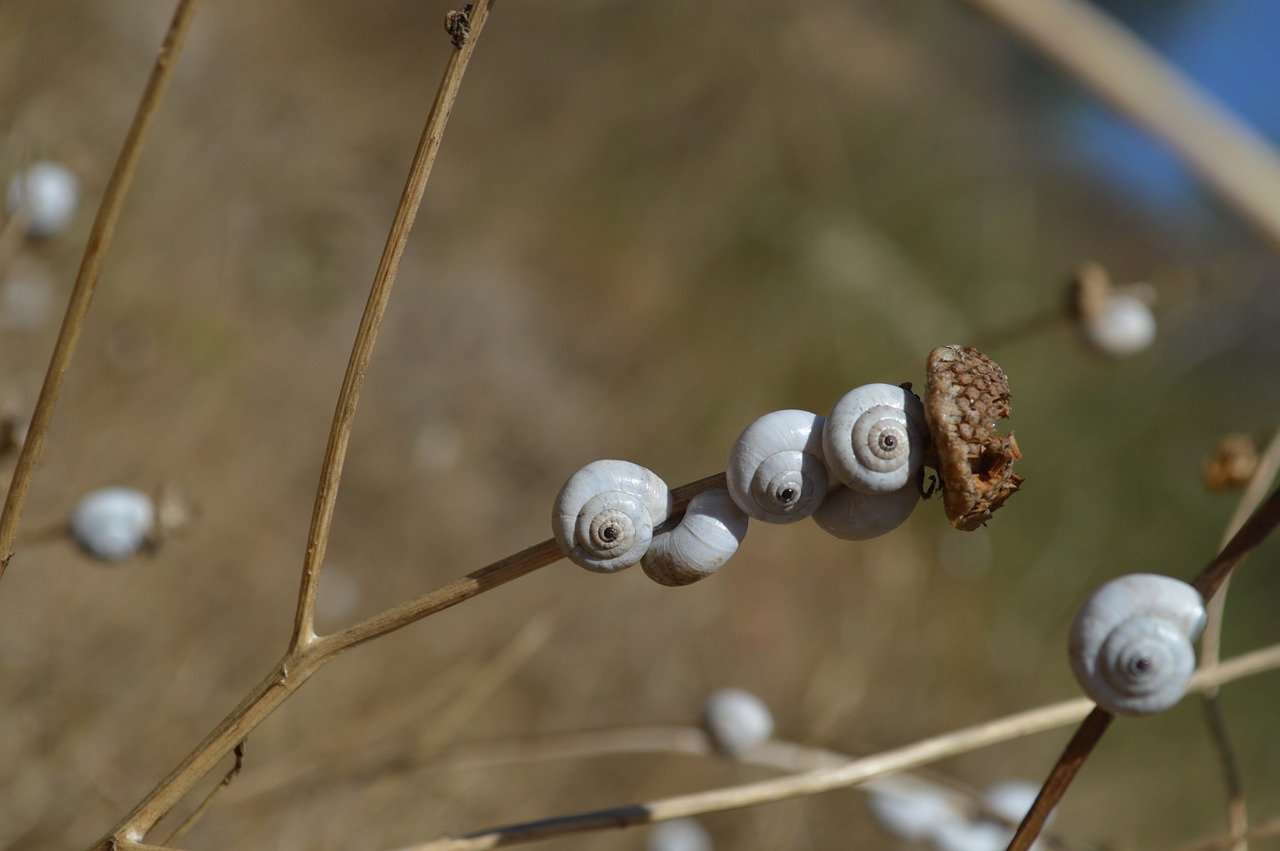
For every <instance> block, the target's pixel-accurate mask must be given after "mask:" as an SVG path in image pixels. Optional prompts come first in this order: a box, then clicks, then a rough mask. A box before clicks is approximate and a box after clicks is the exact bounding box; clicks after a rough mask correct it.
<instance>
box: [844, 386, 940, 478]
mask: <svg viewBox="0 0 1280 851" xmlns="http://www.w3.org/2000/svg"><path fill="white" fill-rule="evenodd" d="M926 435H927V431H926V427H925V424H924V407H923V406H922V405H921V403H920V400H919V399H918V398H917V397H916V395H915V394H914V393H912V392H911V391H910V390H908V389H906V388H903V387H895V386H894V385H892V384H865V385H863V386H862V387H857V388H855V389H853V390H851V391H849V392H848V393H846V394H845V395H844V396H843V397H841V399H840V401H838V402H836V405H835V407H834V408H832V409H831V414H830V415H829V416H828V417H827V424H826V428H824V429H823V432H822V448H823V452H824V456H825V458H826V461H827V465H828V466H829V467H830V469H831V472H832V474H833V475H834V476H835V477H836V478H837V479H838V480H839V481H840V483H841V484H843V485H844V486H845V487H848V488H851V489H853V490H856V491H861V492H862V493H890V492H893V491H897V490H901V489H902V488H903V487H905V486H906V485H907V483H908V482H911V481H912V480H913V479H914V477H915V474H916V472H917V471H918V470H919V469H920V465H921V463H922V462H923V460H924V443H925V440H926Z"/></svg>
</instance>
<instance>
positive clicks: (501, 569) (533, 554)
mask: <svg viewBox="0 0 1280 851" xmlns="http://www.w3.org/2000/svg"><path fill="white" fill-rule="evenodd" d="M472 38H474V30H473V31H472ZM723 486H724V474H723V473H718V474H716V475H714V476H708V477H706V478H704V479H699V480H698V481H695V482H692V483H690V484H687V485H683V486H681V487H678V488H675V489H673V490H672V492H671V493H672V500H673V502H674V504H675V506H676V512H673V516H677V514H678V512H680V511H683V510H684V508H685V507H686V506H687V505H688V503H689V500H690V499H692V498H693V497H694V496H695V495H697V494H699V493H701V492H703V491H705V490H711V489H714V488H717V487H723ZM562 558H564V553H563V552H562V551H561V550H560V548H559V546H558V545H557V544H556V543H555V541H543V542H542V543H540V544H535V545H534V546H532V547H529V548H528V549H525V550H522V551H521V552H518V553H516V554H514V555H511V556H508V557H507V558H504V559H502V560H500V561H497V562H494V563H493V564H490V565H488V566H486V567H482V568H480V569H479V570H477V571H474V572H472V573H470V574H468V575H466V576H464V577H463V578H461V579H457V580H454V581H453V582H450V583H449V584H448V585H445V586H444V587H442V588H439V589H437V590H435V591H432V592H431V593H429V594H424V595H423V596H421V597H419V598H417V599H416V600H412V601H410V602H408V603H404V604H402V605H400V606H395V607H393V608H390V609H388V610H386V611H385V612H383V613H381V614H379V615H375V616H373V617H371V618H369V619H367V620H364V621H361V622H360V623H357V624H356V625H354V626H352V627H348V628H347V629H344V630H341V631H340V632H336V633H333V634H331V635H327V636H324V637H319V638H317V639H316V640H315V641H313V642H311V643H309V644H307V645H305V646H303V647H302V648H300V649H297V650H291V651H290V652H289V653H287V654H285V657H284V658H283V659H281V660H280V662H279V663H278V664H277V665H276V666H275V668H273V669H272V670H271V672H270V673H268V674H267V676H266V677H264V678H263V679H262V681H261V682H259V683H258V685H257V686H255V687H254V689H253V690H252V691H251V692H249V694H248V695H247V696H246V697H245V698H244V699H243V700H242V701H241V702H240V705H239V706H237V707H236V708H235V709H234V710H232V711H231V713H229V714H228V715H227V716H226V717H225V718H224V719H223V720H222V721H221V722H220V723H219V724H218V726H217V727H216V728H214V730H213V732H211V733H210V734H209V735H208V736H206V737H205V739H204V741H202V742H201V743H200V744H199V745H197V746H196V748H195V750H193V751H192V752H191V753H190V754H188V755H187V757H186V759H184V760H183V761H182V762H181V763H180V764H179V765H178V766H177V767H176V768H175V769H174V770H173V771H172V772H171V773H170V774H169V776H168V777H166V778H165V779H164V780H163V781H161V782H160V783H159V784H158V785H157V786H156V788H155V789H153V790H152V791H151V793H150V794H149V795H148V796H147V797H146V798H145V799H143V801H142V802H141V803H139V804H138V806H137V807H135V808H134V810H133V811H132V812H130V813H129V815H127V816H126V817H125V818H124V819H123V820H122V821H121V822H120V824H118V825H117V826H116V827H115V829H114V830H113V831H112V832H111V833H110V834H108V835H107V836H105V837H103V838H102V839H101V840H99V842H98V844H97V845H96V846H95V848H96V849H102V851H106V849H109V848H111V847H112V846H113V845H115V844H117V843H118V842H120V841H121V840H126V839H127V840H129V841H132V842H141V841H142V840H143V838H144V837H145V836H146V834H147V832H148V831H150V830H151V828H153V827H154V826H155V825H156V823H157V822H158V821H159V820H160V819H162V818H164V816H165V815H167V814H168V813H169V812H170V811H171V810H172V809H173V808H174V807H175V806H176V805H177V804H178V803H179V802H180V801H181V800H182V799H183V798H185V797H186V796H187V795H188V794H189V793H190V792H191V789H192V787H194V786H195V784H196V783H198V782H199V781H200V779H201V778H202V777H204V776H205V775H207V774H208V773H209V772H211V771H212V770H213V768H214V766H216V765H217V763H218V762H219V761H220V760H221V759H222V758H223V757H225V756H226V755H227V754H228V753H230V752H231V750H232V749H233V748H234V747H235V746H236V744H237V743H239V742H241V741H243V740H244V739H245V738H246V737H247V736H248V735H249V733H250V732H251V731H252V730H253V729H254V728H255V727H257V726H258V725H259V724H260V723H262V722H263V721H264V720H266V719H267V717H268V716H270V715H271V713H273V712H274V711H275V710H276V709H277V708H279V706H280V704H282V703H284V701H285V700H286V699H288V698H289V696H290V695H292V694H293V693H294V692H296V691H297V690H298V689H299V688H300V687H301V686H302V684H303V683H305V682H306V681H307V680H309V679H310V678H311V676H312V675H313V674H314V673H315V672H316V671H318V670H320V668H321V667H323V665H324V664H325V663H326V662H328V661H329V660H330V659H332V658H334V657H335V656H337V655H338V654H339V653H341V652H343V651H344V650H348V649H350V648H352V647H354V646H356V645H357V644H363V643H364V642H366V641H370V640H372V639H374V638H377V637H379V636H382V635H386V634H388V633H391V632H394V631H396V630H398V629H401V628H402V627H405V626H408V625H409V624H411V623H415V622H416V621H419V620H422V619H423V618H425V617H427V616H428V615H432V614H435V613H436V612H440V611H443V610H444V609H447V608H450V607H452V606H455V605H457V604H458V603H461V602H463V601H464V600H469V599H471V598H472V597H476V596H478V595H480V594H482V593H484V592H485V591H490V590H492V589H494V588H497V587H500V586H502V585H505V584H506V583H508V582H510V581H511V580H513V579H518V578H519V577H521V576H525V575H527V574H529V573H532V572H533V571H535V570H538V569H539V568H542V567H546V566H547V565H549V564H554V563H555V562H556V561H559V560H560V559H562Z"/></svg>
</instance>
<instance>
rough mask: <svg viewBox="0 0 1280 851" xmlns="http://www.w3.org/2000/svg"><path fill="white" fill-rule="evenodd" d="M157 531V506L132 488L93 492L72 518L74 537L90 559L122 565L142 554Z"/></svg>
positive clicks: (82, 502)
mask: <svg viewBox="0 0 1280 851" xmlns="http://www.w3.org/2000/svg"><path fill="white" fill-rule="evenodd" d="M155 527H156V505H155V501H154V500H152V499H151V497H150V496H149V495H148V494H145V493H143V492H142V491H139V490H134V489H133V488H123V487H109V488H99V489H98V490H95V491H90V492H89V493H88V494H86V495H85V497H84V499H82V500H80V502H79V503H78V504H77V505H76V507H75V510H74V511H73V512H72V514H71V533H72V535H74V536H75V539H76V542H77V543H79V544H80V546H82V547H83V548H84V549H85V550H86V551H88V552H89V553H90V554H91V555H94V556H97V557H98V558H100V559H103V560H104V561H121V560H123V559H126V558H128V557H129V556H131V555H133V554H134V553H136V552H137V551H138V550H140V549H141V548H142V547H143V545H145V544H146V543H147V541H148V539H149V538H150V536H151V534H152V532H153V531H154V530H155Z"/></svg>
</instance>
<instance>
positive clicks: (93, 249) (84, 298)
mask: <svg viewBox="0 0 1280 851" xmlns="http://www.w3.org/2000/svg"><path fill="white" fill-rule="evenodd" d="M199 5H200V0H180V2H179V3H178V8H177V10H176V11H175V12H174V13H173V20H172V21H171V22H170V24H169V30H168V32H167V33H165V37H164V42H163V43H161V45H160V52H159V54H157V56H156V61H155V64H154V65H153V66H152V68H151V76H150V77H149V78H148V79H147V85H146V88H145V89H143V90H142V98H141V100H139V102H138V109H137V112H135V113H134V116H133V123H132V124H131V125H130V126H129V132H128V134H127V135H126V136H125V138H124V145H123V146H121V148H120V156H119V157H118V158H117V159H116V164H115V168H113V169H112V171H111V179H110V180H109V181H108V182H107V188H106V191H105V192H104V193H103V196H102V204H101V205H100V206H99V207H98V215H97V217H96V218H95V219H94V221H93V228H92V229H91V230H90V231H89V242H88V244H87V245H86V246H85V250H84V259H83V260H81V262H80V271H79V273H78V274H77V275H76V283H75V286H74V287H73V288H72V290H71V298H70V300H69V301H68V302H67V310H66V313H65V314H64V315H63V317H62V327H61V329H60V330H59V331H58V340H57V342H56V343H54V346H53V354H52V356H50V358H49V368H48V371H46V372H45V376H44V384H43V385H41V387H40V398H39V399H37V400H36V407H35V410H34V411H32V413H31V423H30V425H29V426H28V428H27V437H26V440H24V441H23V444H22V450H21V451H20V452H19V453H18V461H17V464H16V465H15V467H14V470H13V479H12V480H11V481H10V483H9V493H8V494H7V495H6V496H5V501H4V510H3V512H0V576H3V575H4V570H5V568H6V567H8V565H9V559H10V558H12V557H13V539H14V537H15V535H17V531H18V521H19V520H21V519H22V508H23V505H24V504H25V503H26V500H27V490H28V488H30V486H31V476H32V474H33V473H34V472H35V468H36V462H37V461H39V460H40V450H41V449H42V448H43V446H44V436H45V434H46V433H47V432H48V431H49V423H50V421H51V420H52V419H53V409H54V408H55V407H56V406H57V404H58V396H59V394H60V393H61V392H62V381H63V379H64V378H65V377H66V375H67V370H68V369H70V368H71V358H72V356H74V355H75V351H76V343H77V342H79V340H80V330H81V328H83V327H84V318H85V316H86V314H88V312H89V303H90V302H91V301H92V300H93V291H94V289H95V288H96V287H97V285H98V276H99V274H100V273H101V272H102V266H103V263H105V262H106V259H107V248H108V247H109V246H110V245H111V237H112V236H113V235H114V234H115V230H116V222H117V220H119V218H120V210H121V208H122V207H123V206H124V199H125V196H126V195H127V194H128V192H129V186H130V184H131V183H133V175H134V172H135V171H137V168H138V159H139V157H141V155H142V145H143V143H144V142H145V141H146V139H147V135H148V133H149V132H150V130H151V125H152V123H153V121H154V120H155V116H156V113H157V112H158V111H159V109H160V102H161V100H163V98H164V94H165V91H166V90H167V89H168V88H169V80H170V78H171V77H172V76H173V69H174V67H175V66H176V65H177V64H178V54H179V53H181V51H182V44H183V42H184V41H185V40H186V37H187V30H188V29H190V27H191V21H192V19H193V18H194V17H195V13H196V8H197V7H198V6H199Z"/></svg>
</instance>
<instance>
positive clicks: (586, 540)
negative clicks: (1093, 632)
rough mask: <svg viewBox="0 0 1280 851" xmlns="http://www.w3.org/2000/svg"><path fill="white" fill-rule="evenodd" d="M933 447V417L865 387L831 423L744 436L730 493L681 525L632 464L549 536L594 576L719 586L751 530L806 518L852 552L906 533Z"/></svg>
mask: <svg viewBox="0 0 1280 851" xmlns="http://www.w3.org/2000/svg"><path fill="white" fill-rule="evenodd" d="M927 442H928V429H927V427H926V425H925V418H924V409H923V406H922V405H921V402H920V400H919V399H918V398H917V397H916V396H915V395H914V394H913V393H911V391H910V390H909V389H907V388H905V387H897V386H894V385H891V384H868V385H864V386H862V387H859V388H856V389H854V390H852V391H850V392H849V393H847V394H845V396H844V397H843V398H841V399H840V400H839V401H838V402H837V403H836V405H835V407H834V408H833V409H832V411H831V413H830V415H829V416H828V417H827V418H826V419H823V418H822V417H820V416H818V415H817V414H812V413H809V412H807V411H798V410H786V411H774V412H773V413H770V414H766V415H765V416H763V417H761V418H760V419H758V420H756V421H755V422H753V423H752V424H751V425H749V426H747V428H746V429H745V430H744V431H743V432H742V434H741V436H740V437H739V438H738V440H737V441H736V442H735V443H734V445H733V448H732V450H731V451H730V453H729V462H728V465H727V469H726V471H725V480H726V486H727V490H725V489H716V490H710V491H705V492H703V493H701V494H698V495H697V496H695V497H694V498H693V499H692V500H691V501H690V503H689V506H688V508H687V509H686V511H685V514H684V517H683V518H682V519H681V520H680V522H679V523H678V524H675V525H672V524H670V523H668V524H666V526H664V525H663V524H664V522H665V521H666V520H667V518H668V515H670V514H671V509H672V501H671V494H670V491H669V490H668V489H667V486H666V485H665V484H664V483H663V482H662V480H661V479H660V478H659V477H658V476H657V475H655V474H654V473H652V472H651V471H649V470H647V469H645V468H644V467H641V466H639V465H637V464H632V463H630V462H628V461H595V462H592V463H591V464H588V465H587V466H586V467H584V468H582V469H581V470H579V471H578V472H577V473H574V475H573V476H571V477H570V478H569V480H568V481H567V482H566V483H565V485H564V487H563V488H561V490H560V494H559V495H558V496H557V497H556V501H555V508H554V510H553V512H552V531H553V533H554V535H555V539H556V541H557V543H559V545H560V547H561V549H563V550H564V552H565V555H566V556H568V558H569V559H570V560H571V561H573V562H574V563H575V564H578V565H580V566H581V567H584V568H586V569H587V570H591V571H594V572H597V573H614V572H616V571H618V570H622V569H624V568H627V567H630V566H631V565H634V564H637V563H639V564H641V565H642V567H643V569H644V571H645V573H646V574H647V575H648V576H649V577H650V578H651V579H653V580H654V581H656V582H659V583H661V584H663V585H688V584H689V583H692V582H696V581H698V580H699V579H703V578H705V577H707V576H710V575H711V574H712V573H714V572H715V571H716V570H718V569H719V568H720V567H721V566H722V565H723V564H724V563H725V562H726V561H727V560H728V559H729V557H730V556H732V555H733V554H734V552H735V551H736V550H737V548H738V545H739V544H741V542H742V540H743V538H744V537H745V536H746V532H747V524H748V519H749V518H750V519H756V520H762V521H765V522H768V523H793V522H795V521H798V520H803V519H804V518H806V517H813V518H814V520H815V521H816V522H817V523H818V525H819V526H821V527H822V528H823V529H825V530H826V531H828V532H830V533H831V534H833V535H836V536H837V537H840V538H844V539H847V540H866V539H868V538H873V537H876V536H878V535H883V534H884V533H886V532H888V531H890V530H892V529H894V528H896V527H898V526H899V525H901V524H902V523H903V521H905V520H906V519H907V517H908V516H909V515H910V514H911V512H912V510H913V509H914V508H915V506H916V503H917V502H918V501H919V499H920V494H919V489H918V487H917V484H916V474H917V473H918V471H919V470H920V467H921V464H922V463H923V460H924V450H925V447H926V444H927Z"/></svg>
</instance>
